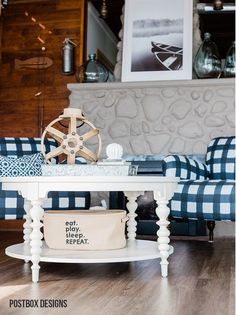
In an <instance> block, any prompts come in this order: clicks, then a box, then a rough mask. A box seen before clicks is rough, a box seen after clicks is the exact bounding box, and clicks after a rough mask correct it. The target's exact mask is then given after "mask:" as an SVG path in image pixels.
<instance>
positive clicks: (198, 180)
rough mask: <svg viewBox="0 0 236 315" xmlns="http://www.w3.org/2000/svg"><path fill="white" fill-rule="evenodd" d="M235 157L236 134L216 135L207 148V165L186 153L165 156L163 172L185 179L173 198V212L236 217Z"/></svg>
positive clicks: (213, 217)
mask: <svg viewBox="0 0 236 315" xmlns="http://www.w3.org/2000/svg"><path fill="white" fill-rule="evenodd" d="M234 158H235V137H220V138H215V139H213V140H212V141H211V142H210V144H209V146H208V149H207V156H206V165H204V164H202V163H199V162H197V161H193V160H191V159H189V158H187V157H185V156H178V155H172V156H167V157H165V158H164V160H163V174H164V175H165V176H177V177H180V179H181V180H180V182H179V184H178V187H177V190H176V191H175V193H174V196H173V198H172V200H171V202H170V208H171V215H172V216H173V217H175V218H184V219H204V220H219V221H220V220H225V221H235V181H234V180H233V179H234V167H235V166H234V162H235V161H234ZM214 172H216V173H214Z"/></svg>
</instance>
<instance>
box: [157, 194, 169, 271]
mask: <svg viewBox="0 0 236 315" xmlns="http://www.w3.org/2000/svg"><path fill="white" fill-rule="evenodd" d="M154 198H155V200H156V202H157V204H158V206H157V208H156V214H157V216H158V218H159V220H158V221H157V225H158V226H159V230H158V231H157V236H158V239H157V242H158V249H159V251H160V255H161V275H162V277H167V276H168V264H169V262H168V260H167V258H168V257H169V247H170V246H169V242H170V238H169V236H170V231H169V230H168V228H167V227H168V225H169V223H170V222H169V221H168V215H169V213H170V209H169V207H167V204H168V200H167V199H165V198H164V197H162V196H161V194H160V193H159V192H154Z"/></svg>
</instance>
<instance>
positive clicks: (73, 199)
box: [0, 137, 90, 220]
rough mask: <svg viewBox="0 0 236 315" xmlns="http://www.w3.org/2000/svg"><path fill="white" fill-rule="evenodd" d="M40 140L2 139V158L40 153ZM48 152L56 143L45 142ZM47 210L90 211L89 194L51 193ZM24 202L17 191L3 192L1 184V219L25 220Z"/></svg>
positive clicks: (44, 205) (50, 140)
mask: <svg viewBox="0 0 236 315" xmlns="http://www.w3.org/2000/svg"><path fill="white" fill-rule="evenodd" d="M40 143H41V139H40V138H10V137H9V138H0V156H7V157H14V158H20V157H22V156H25V155H33V154H36V153H39V152H40V151H41V149H40ZM44 144H45V149H46V152H49V151H51V150H52V149H55V148H56V147H57V144H56V141H55V140H53V139H49V140H46V141H45V143H44ZM43 207H44V209H46V210H60V209H63V210H70V209H78V210H79V209H89V207H90V193H89V192H67V191H60V192H56V191H54V192H49V193H48V199H47V200H46V201H45V202H44V204H43ZM24 215H25V211H24V200H23V198H22V197H21V196H20V195H19V194H18V193H17V192H16V191H3V190H2V189H1V183H0V219H5V220H7V219H23V216H24Z"/></svg>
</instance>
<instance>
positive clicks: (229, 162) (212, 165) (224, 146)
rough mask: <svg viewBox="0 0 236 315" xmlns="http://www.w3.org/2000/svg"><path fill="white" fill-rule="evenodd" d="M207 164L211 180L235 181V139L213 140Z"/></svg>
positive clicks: (208, 149) (220, 138)
mask: <svg viewBox="0 0 236 315" xmlns="http://www.w3.org/2000/svg"><path fill="white" fill-rule="evenodd" d="M206 164H207V166H208V170H209V178H210V179H223V180H224V179H235V137H233V136H232V137H219V138H215V139H212V140H211V142H210V143H209V145H208V148H207V156H206Z"/></svg>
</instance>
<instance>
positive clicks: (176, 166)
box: [163, 155, 208, 179]
mask: <svg viewBox="0 0 236 315" xmlns="http://www.w3.org/2000/svg"><path fill="white" fill-rule="evenodd" d="M164 162H165V163H163V172H164V174H165V176H172V177H180V179H185V178H189V179H206V178H207V177H208V171H207V166H206V165H205V164H203V163H201V162H198V161H196V160H193V159H190V158H188V157H186V156H183V155H169V156H167V157H165V158H164Z"/></svg>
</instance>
